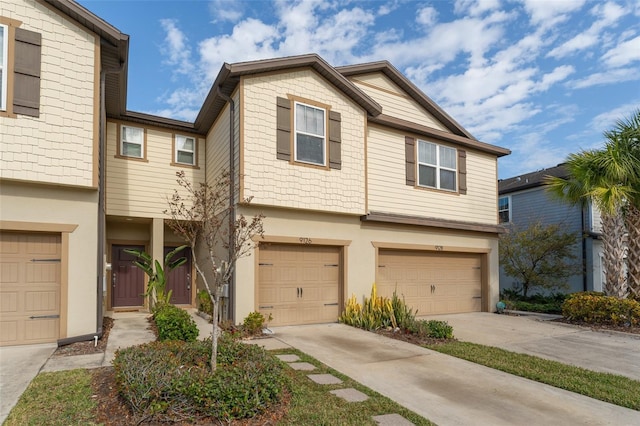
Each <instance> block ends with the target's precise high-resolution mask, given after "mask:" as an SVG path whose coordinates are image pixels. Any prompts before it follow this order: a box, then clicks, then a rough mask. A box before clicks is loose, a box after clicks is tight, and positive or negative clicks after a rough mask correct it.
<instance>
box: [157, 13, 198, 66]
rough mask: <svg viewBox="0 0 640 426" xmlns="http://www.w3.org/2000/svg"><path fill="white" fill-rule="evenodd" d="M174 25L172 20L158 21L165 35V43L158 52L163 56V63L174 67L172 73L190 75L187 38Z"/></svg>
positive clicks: (189, 55)
mask: <svg viewBox="0 0 640 426" xmlns="http://www.w3.org/2000/svg"><path fill="white" fill-rule="evenodd" d="M176 24H177V22H176V21H175V20H173V19H161V20H160V25H161V26H162V28H163V29H164V31H165V33H166V36H165V39H164V41H165V43H164V44H163V45H162V46H161V47H160V51H161V53H162V54H163V55H164V56H165V63H167V64H168V65H172V66H175V68H174V72H176V73H180V74H190V73H191V72H192V71H193V63H192V61H191V49H190V47H189V44H188V39H187V37H186V36H185V35H184V33H183V32H182V31H181V30H180V29H179V28H178V27H177V25H176Z"/></svg>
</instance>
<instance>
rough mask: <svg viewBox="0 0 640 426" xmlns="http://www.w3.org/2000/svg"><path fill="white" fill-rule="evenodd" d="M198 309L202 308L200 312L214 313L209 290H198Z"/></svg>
mask: <svg viewBox="0 0 640 426" xmlns="http://www.w3.org/2000/svg"><path fill="white" fill-rule="evenodd" d="M198 309H200V312H204V313H205V314H209V315H213V303H212V302H211V297H210V296H209V293H207V290H200V291H199V292H198Z"/></svg>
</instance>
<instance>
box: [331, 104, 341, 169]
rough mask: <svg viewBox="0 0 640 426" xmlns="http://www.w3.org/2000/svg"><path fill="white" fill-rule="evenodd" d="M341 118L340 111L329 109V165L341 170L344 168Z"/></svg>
mask: <svg viewBox="0 0 640 426" xmlns="http://www.w3.org/2000/svg"><path fill="white" fill-rule="evenodd" d="M340 123H341V118H340V113H339V112H334V111H329V167H330V168H332V169H337V170H340V169H341V168H342V152H341V151H342V136H341V135H340V133H341V131H340V130H341V129H340V126H341V124H340Z"/></svg>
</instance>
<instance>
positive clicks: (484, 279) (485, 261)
mask: <svg viewBox="0 0 640 426" xmlns="http://www.w3.org/2000/svg"><path fill="white" fill-rule="evenodd" d="M371 245H373V247H375V271H376V272H375V273H376V282H377V281H378V271H379V268H378V262H379V260H380V249H389V250H411V251H424V252H438V253H465V254H469V253H477V254H479V255H480V267H481V268H482V269H481V278H480V294H481V297H482V299H481V306H480V309H481V311H482V312H489V310H490V309H489V254H490V253H491V249H490V248H486V247H457V246H447V245H437V244H406V243H387V242H381V241H372V242H371Z"/></svg>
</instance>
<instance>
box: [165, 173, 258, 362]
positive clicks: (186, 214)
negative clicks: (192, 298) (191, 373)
mask: <svg viewBox="0 0 640 426" xmlns="http://www.w3.org/2000/svg"><path fill="white" fill-rule="evenodd" d="M176 176H177V182H178V186H179V188H177V189H176V190H175V191H174V193H173V195H172V196H171V198H170V199H169V200H168V203H169V209H168V210H166V211H165V214H168V215H169V216H170V217H171V219H170V220H169V221H167V224H168V226H169V227H170V228H171V229H172V230H173V231H174V232H175V233H176V234H177V235H179V236H180V237H182V238H183V239H184V240H185V242H187V243H188V244H189V245H190V247H191V253H192V255H193V256H192V258H193V264H194V267H195V269H196V273H197V274H198V276H199V277H200V279H201V280H202V283H203V284H204V286H205V289H206V291H207V293H208V294H209V297H210V298H211V303H212V304H213V330H212V334H211V349H212V351H211V371H215V370H216V367H217V363H216V357H217V353H218V337H219V335H220V328H219V327H218V315H219V311H220V299H221V298H222V297H223V294H224V286H225V285H228V284H230V282H231V278H232V276H233V271H234V268H235V265H236V262H237V260H238V259H240V258H242V257H245V256H249V255H251V253H252V251H253V249H254V247H255V246H256V244H258V243H257V242H256V241H255V240H256V237H260V238H262V237H263V235H264V231H263V227H262V222H263V219H264V216H262V215H261V214H257V215H255V216H253V217H252V218H249V219H247V218H245V217H244V215H242V214H236V211H235V208H234V205H235V203H234V200H233V199H232V198H231V197H233V194H237V192H238V191H237V188H234V189H233V191H232V190H231V187H232V186H233V185H232V184H231V176H230V174H229V172H226V171H225V172H222V173H221V174H220V175H219V176H218V177H217V178H216V179H215V180H214V181H213V182H211V183H198V184H195V185H194V184H193V183H191V182H190V181H189V180H188V179H187V178H186V177H185V174H184V172H183V171H180V172H177V173H176ZM231 192H233V193H231ZM239 201H240V202H241V203H243V204H248V203H250V202H251V199H250V198H248V199H244V200H239Z"/></svg>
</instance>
